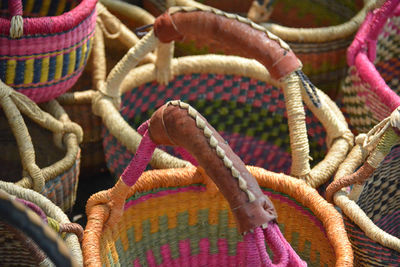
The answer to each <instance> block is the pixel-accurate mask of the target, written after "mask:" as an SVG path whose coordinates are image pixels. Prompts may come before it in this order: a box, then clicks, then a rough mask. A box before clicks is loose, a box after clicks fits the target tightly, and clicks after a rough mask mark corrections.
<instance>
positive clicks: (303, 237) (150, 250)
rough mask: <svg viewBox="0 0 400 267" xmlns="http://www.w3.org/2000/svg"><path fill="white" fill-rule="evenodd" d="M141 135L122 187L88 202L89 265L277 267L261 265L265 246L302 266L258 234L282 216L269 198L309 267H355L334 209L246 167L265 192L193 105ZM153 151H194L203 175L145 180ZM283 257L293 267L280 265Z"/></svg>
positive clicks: (174, 110)
mask: <svg viewBox="0 0 400 267" xmlns="http://www.w3.org/2000/svg"><path fill="white" fill-rule="evenodd" d="M146 127H148V129H146ZM138 131H139V132H140V133H141V134H143V139H142V142H141V144H140V146H139V148H138V150H137V153H136V155H135V157H134V159H133V160H132V161H131V163H130V165H129V167H128V168H127V169H126V170H125V172H124V173H123V175H122V176H121V178H120V180H119V181H118V183H117V184H116V185H115V186H114V188H112V189H110V190H108V191H103V192H99V193H97V194H95V195H93V196H92V197H91V198H90V199H89V201H88V204H87V215H88V218H89V220H88V224H87V227H86V229H85V235H84V241H83V244H82V247H83V252H84V261H85V264H86V265H88V266H97V265H100V263H101V264H103V265H113V266H114V265H119V264H120V265H122V266H125V265H127V264H128V263H130V264H132V263H133V264H134V265H135V266H144V265H146V266H147V265H148V266H205V265H209V266H271V265H269V264H267V262H266V261H264V260H265V259H264V256H262V255H263V254H265V256H266V254H267V252H266V249H265V243H264V242H265V241H266V242H267V244H268V246H269V248H270V249H271V250H272V252H273V254H274V257H275V258H274V261H275V263H278V262H280V265H279V266H303V264H302V263H301V261H299V260H296V257H297V256H296V255H295V254H291V253H292V252H291V249H288V250H287V251H285V249H283V248H284V246H285V245H284V244H285V242H283V244H282V247H280V249H278V250H277V248H275V247H274V243H273V242H272V243H271V239H269V238H267V236H268V234H266V232H265V231H266V230H264V232H263V231H262V230H261V227H259V226H261V225H262V227H263V228H265V227H267V228H266V229H267V231H273V229H274V228H273V227H274V225H275V219H274V218H275V215H274V216H273V218H272V221H271V218H270V217H269V215H271V214H275V213H274V211H273V208H271V206H270V205H269V204H267V203H268V201H267V202H264V201H265V195H268V197H271V199H272V200H273V201H274V205H276V207H277V210H276V211H277V214H278V222H279V224H280V227H281V228H282V229H283V232H284V234H285V237H286V238H288V240H289V241H290V242H291V244H292V247H293V248H294V249H295V250H296V251H297V253H298V255H299V256H300V257H301V258H302V259H303V260H306V261H307V262H308V264H310V265H314V266H334V265H336V266H352V260H353V258H352V251H351V248H350V247H351V246H350V243H349V241H348V240H347V238H346V233H345V231H344V226H343V222H342V219H341V216H340V214H339V213H338V212H337V211H336V210H335V209H334V208H333V206H331V205H329V204H328V203H327V202H326V201H324V200H323V199H322V197H320V196H319V195H318V193H317V191H316V190H315V189H312V188H311V187H309V186H307V185H306V184H305V183H304V182H303V181H301V180H298V179H294V178H292V177H290V176H286V175H284V174H275V173H273V172H269V171H265V170H264V169H261V168H256V167H252V168H249V170H250V171H251V172H252V174H253V175H254V176H255V177H256V178H258V182H259V183H260V185H261V186H262V187H266V188H269V189H266V188H264V190H263V191H261V190H260V188H259V186H258V185H257V181H256V180H255V179H254V178H253V177H252V176H251V174H250V173H248V171H247V170H246V167H245V166H244V164H243V163H242V162H241V160H240V159H239V158H238V157H237V156H236V155H234V153H233V152H232V150H231V149H230V147H229V145H227V144H226V143H225V142H224V140H223V138H222V137H221V136H220V135H219V134H218V133H217V131H216V130H215V129H214V128H213V127H212V126H211V125H209V124H208V123H207V121H206V120H205V118H204V117H202V116H201V115H200V114H199V113H198V112H197V111H196V110H195V109H194V108H192V107H191V106H190V105H188V104H186V103H184V102H181V101H172V102H169V103H168V104H166V105H164V106H162V107H161V108H160V109H158V110H157V111H156V112H155V113H154V115H153V116H152V117H151V119H150V120H149V121H148V122H147V123H145V124H144V125H143V126H142V127H140V128H139V129H138ZM156 144H164V145H172V144H174V145H175V146H180V147H183V148H185V149H187V151H188V152H190V153H191V154H192V155H193V156H194V157H195V159H196V160H197V161H198V162H199V164H200V165H201V166H202V167H204V169H203V168H202V167H198V168H197V169H196V168H195V167H188V168H183V169H167V170H152V171H147V172H145V173H143V170H144V169H145V167H146V165H147V163H148V162H149V161H150V159H151V155H152V153H153V151H154V150H155V147H156ZM139 177H140V178H139ZM210 178H211V179H212V180H213V181H214V182H215V184H216V185H217V186H218V188H219V190H220V192H221V193H222V194H221V193H219V192H218V189H216V188H215V185H213V184H212V182H211V181H210ZM138 179H139V180H138ZM136 181H137V182H136ZM205 184H207V186H206V185H205ZM222 195H223V196H222ZM305 206H306V207H307V208H306V207H305ZM231 209H232V211H233V212H232V213H231ZM245 214H246V215H245ZM266 214H268V215H266ZM316 214H317V215H316ZM264 216H266V217H268V218H269V219H266V217H264ZM317 216H318V217H317ZM261 217H262V218H263V219H261ZM300 218H301V219H300ZM299 219H300V220H301V223H299ZM267 221H269V223H267ZM268 229H269V230H268ZM276 229H277V228H276ZM249 230H250V232H249ZM252 230H254V231H255V233H256V234H254V233H253V232H252ZM325 230H326V231H327V232H325ZM239 233H242V234H243V236H242V235H240V234H239ZM259 233H261V236H262V239H263V238H264V235H263V234H262V233H264V234H266V235H265V238H266V240H265V241H264V240H262V244H263V246H264V247H256V246H255V244H256V243H257V242H258V238H255V239H254V240H253V239H252V236H253V235H258V234H259ZM269 234H270V235H272V236H274V235H275V234H278V233H277V232H276V233H271V232H270V233H269ZM249 243H251V245H249ZM253 246H254V250H255V251H254V250H251V248H253ZM257 249H258V251H257ZM279 250H280V251H281V253H280V254H279V253H277V251H279ZM285 253H288V254H290V256H288V255H287V254H286V256H288V257H289V258H291V260H289V262H290V263H289V262H287V261H286V264H285V263H284V261H283V260H282V258H284V254H285ZM258 254H260V255H258ZM253 256H254V257H257V256H258V258H256V259H254V258H252V257H253ZM293 261H296V262H293ZM276 266H278V265H276Z"/></svg>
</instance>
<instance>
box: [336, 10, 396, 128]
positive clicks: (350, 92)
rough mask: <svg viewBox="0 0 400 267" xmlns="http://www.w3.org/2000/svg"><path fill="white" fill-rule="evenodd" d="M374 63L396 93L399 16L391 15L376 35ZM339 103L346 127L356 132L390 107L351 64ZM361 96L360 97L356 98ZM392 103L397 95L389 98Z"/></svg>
mask: <svg viewBox="0 0 400 267" xmlns="http://www.w3.org/2000/svg"><path fill="white" fill-rule="evenodd" d="M376 53H377V54H376V60H375V67H376V69H377V71H378V72H379V74H380V75H381V77H382V78H383V79H384V80H385V82H386V84H387V85H388V86H389V88H391V89H392V90H393V91H394V92H395V93H397V95H399V94H400V82H399V74H400V60H399V58H400V17H392V18H391V19H390V20H388V22H387V23H386V25H385V26H384V28H383V30H382V32H381V34H380V35H379V37H378V44H377V47H376ZM343 93H344V97H343V104H344V108H345V112H346V115H347V116H348V117H349V119H350V127H353V128H354V130H356V131H357V132H360V133H362V132H367V131H369V130H370V129H371V128H372V127H373V126H374V125H376V124H377V123H378V122H380V121H381V120H383V119H384V118H386V117H388V116H390V114H391V112H392V110H391V109H390V108H389V106H388V103H386V102H385V101H383V100H382V96H381V94H382V93H380V92H376V91H375V89H374V88H372V87H371V85H370V84H369V83H368V82H367V81H365V80H363V79H362V77H360V74H359V72H358V69H357V68H356V67H355V66H351V67H350V69H349V72H348V76H347V77H346V79H345V83H344V86H343ZM360 100H361V101H360ZM389 101H390V102H393V103H392V104H393V105H394V106H397V105H400V97H399V98H397V99H396V98H390V99H389Z"/></svg>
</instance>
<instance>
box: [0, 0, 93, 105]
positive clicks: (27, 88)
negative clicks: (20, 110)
mask: <svg viewBox="0 0 400 267" xmlns="http://www.w3.org/2000/svg"><path fill="white" fill-rule="evenodd" d="M96 2H97V0H69V1H60V0H52V1H35V0H27V1H22V0H1V1H0V79H1V80H2V81H3V82H5V83H6V84H7V85H9V86H11V87H13V88H14V89H16V90H17V91H19V92H21V93H23V94H25V95H27V96H28V97H30V98H31V99H32V100H33V101H35V102H46V101H49V100H51V99H54V98H55V97H57V96H59V95H61V94H62V93H64V92H65V91H67V90H68V89H70V88H71V86H73V84H74V83H75V82H76V80H77V79H78V78H79V76H80V74H81V73H82V70H83V68H84V67H85V64H86V60H87V57H88V55H89V53H90V50H91V46H92V37H93V34H94V28H95V25H96V8H95V6H96Z"/></svg>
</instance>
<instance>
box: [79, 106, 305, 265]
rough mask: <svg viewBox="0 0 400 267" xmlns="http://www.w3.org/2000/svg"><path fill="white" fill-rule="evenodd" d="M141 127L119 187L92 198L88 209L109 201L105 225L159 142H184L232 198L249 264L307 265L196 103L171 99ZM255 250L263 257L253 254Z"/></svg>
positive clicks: (114, 219)
mask: <svg viewBox="0 0 400 267" xmlns="http://www.w3.org/2000/svg"><path fill="white" fill-rule="evenodd" d="M138 131H139V132H140V133H141V134H143V139H142V141H141V143H140V145H139V148H138V150H137V152H136V155H135V156H134V158H133V159H132V161H131V162H130V164H129V166H128V167H127V168H126V169H125V171H124V173H123V174H122V175H121V177H120V179H119V180H118V182H117V184H116V185H115V186H114V187H113V188H111V189H110V190H108V191H103V192H100V193H98V194H96V195H93V196H92V197H91V198H90V200H89V201H88V204H87V206H86V210H87V214H91V212H92V211H93V210H92V209H95V208H96V207H97V208H98V207H99V206H97V205H98V204H101V203H104V201H107V202H108V205H110V206H109V208H110V209H109V212H110V213H109V216H108V218H107V219H106V222H105V224H106V225H113V224H115V223H118V222H119V221H120V218H121V216H122V214H123V209H124V203H125V201H126V198H127V196H128V194H129V191H130V188H131V187H132V186H134V185H135V184H136V182H137V181H138V180H139V179H140V177H141V175H142V174H143V172H144V171H145V168H146V166H147V164H148V163H149V161H150V158H151V155H152V154H153V152H154V150H155V148H156V146H157V145H172V146H181V147H183V148H185V149H186V150H187V151H189V152H190V153H191V155H193V156H194V157H195V158H196V160H197V161H198V162H199V164H200V166H202V167H203V168H204V169H202V171H204V172H205V173H206V174H207V176H209V177H210V178H211V179H212V180H213V181H214V183H215V184H216V185H217V186H218V188H219V190H220V192H221V193H222V194H223V195H224V197H225V199H226V200H227V201H228V203H229V205H230V208H231V210H232V213H233V215H234V217H235V219H236V223H237V225H238V230H239V232H240V233H242V234H244V235H245V237H244V239H245V242H246V244H247V248H248V253H249V255H252V256H249V258H250V259H256V260H255V262H251V263H249V266H256V265H253V264H258V265H259V264H260V263H264V264H265V265H263V266H287V265H288V264H289V262H290V263H291V264H294V265H293V266H306V264H305V263H304V262H303V261H302V260H301V259H300V258H299V257H298V256H297V255H296V253H295V252H294V250H293V249H292V248H291V246H290V245H289V244H288V243H287V241H286V240H285V239H284V238H283V236H282V234H281V233H280V230H279V228H278V226H277V224H276V222H275V219H276V217H277V215H276V211H275V208H274V206H273V204H272V202H271V201H270V199H269V198H268V197H267V196H266V195H264V194H263V192H262V191H261V189H260V187H259V185H258V183H257V181H256V179H255V178H254V177H253V176H252V175H251V174H250V172H249V171H248V170H247V168H246V166H245V165H244V163H243V162H242V161H241V159H240V158H239V157H238V156H237V155H235V153H234V152H233V151H232V149H231V148H230V146H229V145H228V144H226V142H225V141H224V139H223V138H222V137H221V136H220V135H219V134H218V132H217V131H216V130H215V129H214V128H213V127H212V126H211V125H210V124H208V122H207V120H206V119H205V118H204V117H203V116H201V115H200V114H199V113H198V112H197V111H196V110H195V109H194V108H192V107H191V106H190V105H189V104H187V103H184V102H181V101H179V100H175V101H171V102H168V103H167V104H165V105H164V106H162V107H160V108H159V109H158V110H157V111H156V112H155V113H154V114H153V115H152V117H151V118H150V120H148V121H147V122H145V123H144V124H143V125H142V126H141V127H139V129H138ZM92 234H93V233H92V232H89V231H88V232H86V233H85V235H84V242H83V251H84V253H86V254H88V253H89V252H88V251H89V250H90V251H92V252H93V250H97V249H96V248H95V247H96V246H97V244H93V243H92V242H91V241H92V238H93V237H92ZM85 240H86V241H85ZM265 240H266V241H267V243H269V244H270V245H271V249H272V251H273V252H274V254H275V255H276V257H277V259H275V262H278V264H277V265H273V264H272V262H271V260H270V259H269V257H268V254H267V253H266V249H265ZM262 246H264V247H263V248H262ZM257 248H258V249H257ZM253 254H255V255H257V256H258V257H253ZM259 254H260V255H259ZM95 261H96V259H93V261H92V259H91V262H90V263H88V264H89V265H91V266H92V265H93V266H94V265H98V264H99V262H95Z"/></svg>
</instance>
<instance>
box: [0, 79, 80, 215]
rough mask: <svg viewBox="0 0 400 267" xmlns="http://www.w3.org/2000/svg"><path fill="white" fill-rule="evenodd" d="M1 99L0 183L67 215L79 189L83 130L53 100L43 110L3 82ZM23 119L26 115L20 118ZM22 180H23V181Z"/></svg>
mask: <svg viewBox="0 0 400 267" xmlns="http://www.w3.org/2000/svg"><path fill="white" fill-rule="evenodd" d="M0 87H1V88H0V94H1V104H0V105H1V107H2V111H1V116H0V127H1V131H0V132H1V137H0V140H1V147H2V148H3V149H4V151H7V153H2V154H1V156H0V162H1V165H2V166H7V168H2V169H1V171H0V176H1V179H2V180H3V181H4V180H5V181H8V182H14V183H16V184H18V185H20V186H22V187H25V188H32V189H34V190H35V191H37V192H40V193H41V194H43V195H45V196H46V197H48V198H49V199H50V200H51V201H53V202H54V203H55V204H57V205H58V206H59V207H61V208H62V209H63V210H69V209H70V208H71V207H72V206H73V204H74V202H75V198H76V189H77V186H78V176H79V164H80V149H79V146H78V143H79V142H80V141H81V139H82V129H81V127H80V126H79V125H77V124H75V123H72V122H71V121H70V120H69V118H68V116H67V114H66V113H65V111H64V110H63V109H62V107H61V106H60V105H59V104H58V103H57V102H56V101H55V100H52V101H50V102H48V103H46V104H43V106H42V107H43V109H44V110H46V111H47V112H49V113H47V112H44V111H42V110H41V109H40V108H39V107H38V106H37V105H36V104H35V103H34V102H33V101H31V100H30V99H29V98H28V97H26V96H25V95H23V94H20V93H18V92H16V91H14V90H13V89H12V88H10V87H8V86H7V85H5V84H4V83H1V86H0ZM22 115H24V116H22ZM21 177H22V179H21Z"/></svg>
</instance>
